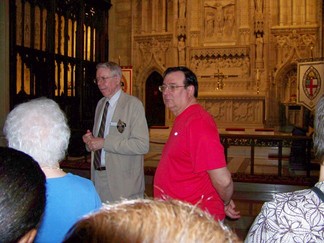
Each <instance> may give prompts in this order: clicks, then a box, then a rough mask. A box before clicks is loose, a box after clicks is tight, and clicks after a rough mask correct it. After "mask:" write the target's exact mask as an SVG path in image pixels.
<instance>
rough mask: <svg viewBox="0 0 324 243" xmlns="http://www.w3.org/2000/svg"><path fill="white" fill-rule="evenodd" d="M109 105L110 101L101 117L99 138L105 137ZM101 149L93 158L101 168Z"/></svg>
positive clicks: (96, 165)
mask: <svg viewBox="0 0 324 243" xmlns="http://www.w3.org/2000/svg"><path fill="white" fill-rule="evenodd" d="M108 106H109V102H108V101H107V102H106V105H105V109H104V111H103V113H102V118H101V124H100V128H99V133H98V136H97V137H98V138H103V137H104V132H105V125H106V119H107V113H108ZM101 151H102V149H98V150H96V151H95V153H94V159H93V164H94V167H95V169H96V170H97V169H99V168H100V167H101Z"/></svg>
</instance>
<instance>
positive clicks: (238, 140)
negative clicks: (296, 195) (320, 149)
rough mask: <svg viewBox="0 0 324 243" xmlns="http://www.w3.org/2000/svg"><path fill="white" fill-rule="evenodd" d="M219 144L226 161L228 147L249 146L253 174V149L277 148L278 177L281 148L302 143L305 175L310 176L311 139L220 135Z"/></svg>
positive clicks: (280, 170)
mask: <svg viewBox="0 0 324 243" xmlns="http://www.w3.org/2000/svg"><path fill="white" fill-rule="evenodd" d="M220 140H221V143H222V144H223V146H224V151H225V156H226V160H227V156H228V148H229V147H230V146H250V148H251V150H250V161H251V171H250V174H251V175H253V174H254V160H255V147H278V156H277V157H278V175H279V176H281V175H282V159H283V155H282V148H283V147H290V148H291V147H292V145H293V142H302V143H303V144H304V145H305V147H304V149H305V153H306V161H305V163H306V173H307V177H309V176H310V170H311V166H310V163H311V149H312V138H311V137H308V136H292V135H286V134H284V135H283V134H262V135H260V134H244V133H242V134H220Z"/></svg>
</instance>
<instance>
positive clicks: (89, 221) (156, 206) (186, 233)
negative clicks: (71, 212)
mask: <svg viewBox="0 0 324 243" xmlns="http://www.w3.org/2000/svg"><path fill="white" fill-rule="evenodd" d="M64 242H65V243H68V242H124V243H130V242H183V243H185V242H240V240H239V239H238V237H237V236H236V235H235V234H234V233H233V232H232V231H231V230H229V229H228V228H227V227H226V226H224V225H223V224H222V223H221V222H218V221H215V220H214V219H213V217H212V216H211V215H209V214H208V213H206V212H204V211H202V210H201V209H199V208H197V207H195V206H192V205H190V204H187V203H183V202H180V201H176V200H171V201H158V200H147V199H138V200H130V201H124V202H121V203H117V204H115V205H107V206H106V207H104V208H103V209H101V210H100V211H98V212H96V213H94V214H91V215H89V216H86V217H84V218H83V219H81V220H80V221H79V222H77V223H76V224H75V225H74V226H73V227H72V228H71V229H70V231H69V232H68V234H67V235H66V238H65V240H64Z"/></svg>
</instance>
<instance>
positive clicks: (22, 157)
mask: <svg viewBox="0 0 324 243" xmlns="http://www.w3.org/2000/svg"><path fill="white" fill-rule="evenodd" d="M45 182H46V179H45V175H44V173H43V172H42V170H41V168H40V167H39V165H38V163H37V162H36V161H34V160H33V158H31V157H30V156H29V155H27V154H25V153H23V152H20V151H17V150H14V149H11V148H4V147H0V215H1V216H0V242H17V241H19V240H21V238H22V237H23V236H24V235H25V234H27V233H29V232H32V235H33V237H34V236H35V233H36V231H35V229H36V228H37V226H38V223H39V222H40V220H41V217H42V215H43V212H44V209H45V202H46V196H45V192H46V189H45ZM33 231H34V232H33Z"/></svg>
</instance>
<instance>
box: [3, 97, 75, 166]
mask: <svg viewBox="0 0 324 243" xmlns="http://www.w3.org/2000/svg"><path fill="white" fill-rule="evenodd" d="M3 132H4V134H5V136H6V138H7V140H8V146H9V147H11V148H14V149H17V150H19V151H22V152H25V153H26V154H28V155H30V156H31V157H33V159H34V160H36V161H37V162H38V163H39V164H40V166H41V167H49V168H55V167H58V163H59V162H60V161H61V160H62V159H64V157H65V154H66V151H67V148H68V145H69V139H70V134H71V132H70V128H69V127H68V124H67V119H66V117H65V115H64V113H63V112H62V110H61V109H60V107H59V106H58V104H57V103H56V102H55V101H53V100H51V99H47V98H38V99H34V100H31V101H29V102H26V103H22V104H20V105H18V106H17V107H15V108H14V109H13V110H12V111H11V112H10V113H9V115H8V116H7V119H6V121H5V125H4V129H3Z"/></svg>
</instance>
